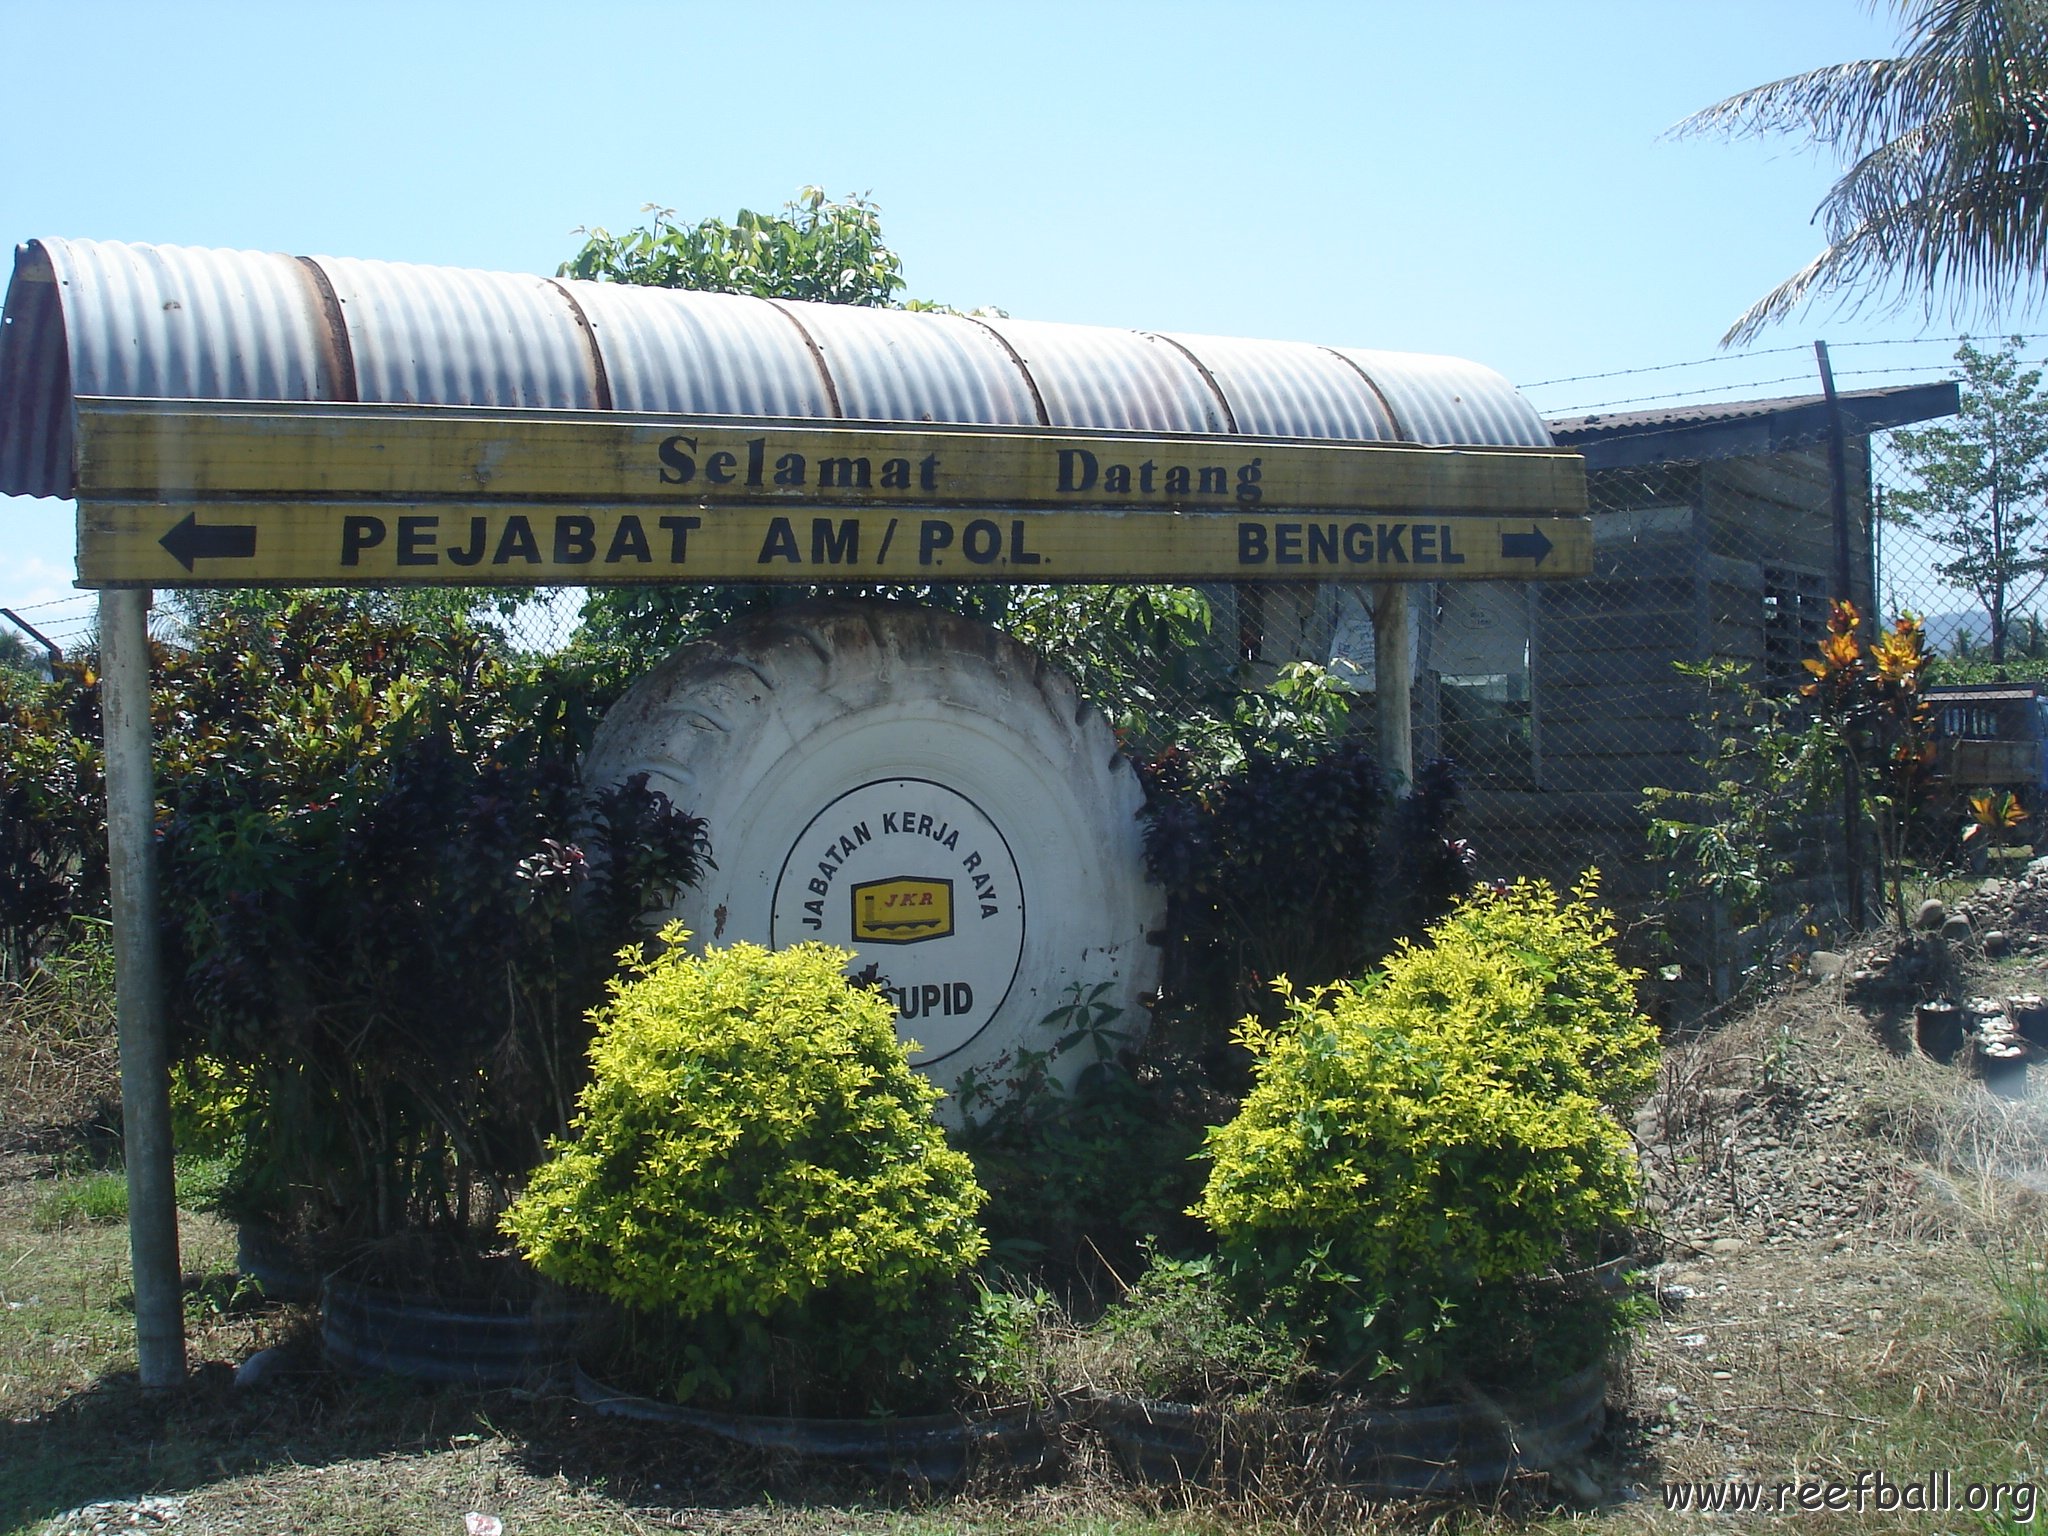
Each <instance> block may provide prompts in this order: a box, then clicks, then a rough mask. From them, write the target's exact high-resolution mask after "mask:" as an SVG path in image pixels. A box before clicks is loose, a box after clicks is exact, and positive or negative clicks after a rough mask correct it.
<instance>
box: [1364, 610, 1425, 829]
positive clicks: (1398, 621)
mask: <svg viewBox="0 0 2048 1536" xmlns="http://www.w3.org/2000/svg"><path fill="white" fill-rule="evenodd" d="M1408 602H1409V598H1408V583H1406V582H1405V581H1383V582H1378V583H1375V585H1374V586H1373V589H1372V674H1373V698H1374V704H1375V707H1376V708H1377V710H1378V712H1379V738H1380V773H1381V774H1382V775H1383V776H1384V777H1385V779H1386V781H1387V791H1388V793H1389V794H1397V793H1401V792H1403V791H1406V790H1408V789H1410V788H1412V787H1413V785H1414V783H1415V725H1414V710H1413V699H1414V694H1415V652H1414V651H1413V650H1412V649H1411V648H1410V646H1409V643H1408Z"/></svg>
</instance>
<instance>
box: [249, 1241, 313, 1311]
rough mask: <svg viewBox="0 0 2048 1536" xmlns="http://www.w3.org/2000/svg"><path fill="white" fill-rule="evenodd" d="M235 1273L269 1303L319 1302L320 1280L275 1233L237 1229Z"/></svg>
mask: <svg viewBox="0 0 2048 1536" xmlns="http://www.w3.org/2000/svg"><path fill="white" fill-rule="evenodd" d="M235 1269H236V1271H237V1272H238V1273H240V1274H241V1275H242V1277H243V1278H244V1279H247V1280H253V1281H255V1282H256V1286H257V1289H259V1290H260V1291H262V1292H263V1294H264V1297H265V1298H266V1299H268V1300H270V1301H284V1302H309V1301H318V1300H319V1299H320V1277H319V1276H318V1275H317V1274H315V1273H314V1272H313V1271H312V1270H311V1269H310V1268H308V1267H307V1265H306V1264H305V1262H304V1261H303V1260H301V1259H300V1258H299V1256H298V1255H297V1254H295V1253H293V1252H292V1251H291V1249H290V1247H289V1246H287V1245H286V1243H285V1241H284V1240H283V1239H282V1238H280V1237H278V1236H277V1234H276V1233H274V1232H269V1231H266V1230H265V1229H264V1228H262V1227H252V1226H246V1225H244V1226H239V1227H237V1228H235Z"/></svg>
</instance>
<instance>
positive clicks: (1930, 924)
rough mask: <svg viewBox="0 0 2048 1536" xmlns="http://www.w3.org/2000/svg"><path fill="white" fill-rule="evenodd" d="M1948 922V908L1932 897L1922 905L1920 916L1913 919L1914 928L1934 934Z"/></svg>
mask: <svg viewBox="0 0 2048 1536" xmlns="http://www.w3.org/2000/svg"><path fill="white" fill-rule="evenodd" d="M1947 920H1948V908H1946V907H1944V906H1943V905H1942V904H1941V903H1940V902H1938V901H1936V900H1935V899H1934V898H1933V897H1931V896H1930V897H1928V899H1927V900H1925V901H1923V902H1921V903H1920V914H1919V916H1917V917H1915V918H1914V919H1913V926H1914V927H1915V928H1920V929H1924V930H1925V931H1927V932H1929V933H1932V932H1934V931H1936V930H1937V929H1939V928H1940V927H1941V925H1942V924H1943V923H1944V922H1946V921H1947Z"/></svg>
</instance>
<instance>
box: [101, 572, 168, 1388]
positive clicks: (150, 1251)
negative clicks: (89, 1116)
mask: <svg viewBox="0 0 2048 1536" xmlns="http://www.w3.org/2000/svg"><path fill="white" fill-rule="evenodd" d="M100 725H101V730H102V732H103V734H104V738H105V741H106V751H107V864H108V885H109V890H110V893H111V896H112V903H113V913H114V986H115V993H116V999H117V1003H116V1015H117V1019H118V1022H119V1027H120V1044H121V1128H122V1131H121V1136H122V1145H123V1150H124V1153H125V1155H126V1158H127V1163H128V1247H129V1253H130V1256H131V1258H132V1260H133V1264H134V1272H135V1354H136V1359H137V1363H138V1364H139V1365H140V1366H141V1371H142V1384H143V1386H145V1387H174V1386H176V1385H178V1384H179V1383H180V1382H182V1381H183V1380H184V1379H185V1313H184V1303H183V1297H182V1291H181V1286H180V1282H179V1275H178V1205H177V1191H176V1187H175V1184H174V1182H173V1178H172V1172H171V1084H170V1060H169V1053H168V1050H167V1048H166V1045H165V1039H164V1036H165V1028H164V1004H163V995H164V994H163V965H162V960H161V958H160V956H159V953H158V937H157V887H156V853H155V848H154V843H155V837H156V796H155V790H154V780H153V774H152V771H151V762H150V757H151V741H150V726H149V593H148V592H147V591H132V590H131V591H105V592H102V593H101V594H100Z"/></svg>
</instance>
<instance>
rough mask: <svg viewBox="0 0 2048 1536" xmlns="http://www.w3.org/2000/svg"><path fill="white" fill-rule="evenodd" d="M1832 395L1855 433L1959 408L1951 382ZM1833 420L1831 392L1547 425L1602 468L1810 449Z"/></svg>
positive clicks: (1572, 419)
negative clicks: (1829, 395) (1830, 416)
mask: <svg viewBox="0 0 2048 1536" xmlns="http://www.w3.org/2000/svg"><path fill="white" fill-rule="evenodd" d="M1835 400H1836V403H1837V405H1838V406H1839V408H1840V410H1841V413H1842V429H1843V430H1844V431H1845V432H1847V433H1848V434H1850V435H1851V436H1857V435H1860V434H1867V433H1871V432H1882V431H1884V430H1885V429H1886V428H1889V427H1904V426H1910V425H1912V424H1913V423H1914V422H1916V421H1929V420H1932V419H1934V418H1935V417H1939V416H1953V415H1954V414H1955V413H1956V412H1957V411H1958V410H1960V409H1961V408H1962V399H1961V393H1960V390H1959V387H1958V385H1957V384H1956V381H1955V380H1954V379H1944V380H1941V381H1939V382H1937V383H1933V384H1898V385H1892V386H1889V387H1887V388H1884V389H1845V390H1842V391H1840V392H1839V393H1838V394H1837V395H1836V396H1835ZM1829 420H1830V418H1829V407H1828V400H1827V396H1825V395H1788V396H1784V397H1782V398H1779V399H1774V400H1722V401H1715V402H1713V403H1711V404H1706V405H1669V406H1659V407H1657V408H1655V409H1652V410H1647V411H1602V412H1598V413H1596V414H1594V415H1591V416H1560V417H1556V418H1553V419H1552V420H1551V422H1550V423H1549V426H1550V435H1551V437H1552V439H1553V440H1554V441H1555V442H1556V443H1557V444H1558V445H1559V446H1560V447H1565V448H1577V449H1578V450H1580V451H1581V452H1582V453H1584V454H1585V456H1586V468H1588V469H1593V470H1598V469H1621V468H1626V467H1629V466H1632V465H1642V464H1661V463H1681V462H1688V461H1692V460H1697V459H1724V458H1732V457H1735V456H1737V455H1742V454H1760V453H1781V452H1784V451H1785V450H1787V449H1792V448H1801V447H1811V446H1812V445H1814V444H1816V443H1824V442H1826V441H1827V433H1828V429H1829Z"/></svg>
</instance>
